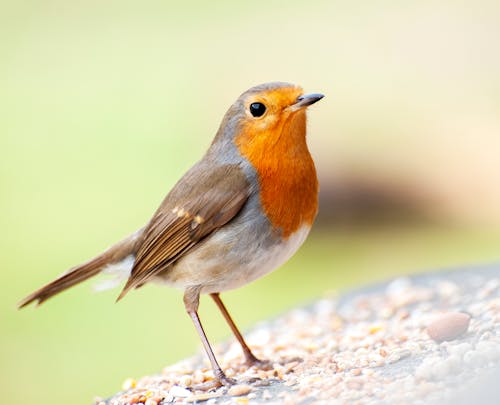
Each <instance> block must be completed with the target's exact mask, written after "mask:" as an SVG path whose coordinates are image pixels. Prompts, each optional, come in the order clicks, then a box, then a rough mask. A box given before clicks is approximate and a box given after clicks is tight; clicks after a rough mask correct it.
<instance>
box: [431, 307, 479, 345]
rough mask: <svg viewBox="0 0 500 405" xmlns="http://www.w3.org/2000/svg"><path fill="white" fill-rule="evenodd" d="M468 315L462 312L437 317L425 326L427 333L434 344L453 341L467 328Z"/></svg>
mask: <svg viewBox="0 0 500 405" xmlns="http://www.w3.org/2000/svg"><path fill="white" fill-rule="evenodd" d="M469 323H470V315H469V314H466V313H463V312H448V313H445V314H441V315H439V316H437V317H436V318H435V319H434V321H432V322H431V323H430V324H429V325H428V326H427V333H428V334H429V336H430V337H431V338H432V339H433V340H435V341H436V342H443V341H445V340H453V339H456V338H457V337H459V336H460V335H463V334H464V333H465V332H466V331H467V329H468V328H469Z"/></svg>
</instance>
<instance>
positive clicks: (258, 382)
mask: <svg viewBox="0 0 500 405" xmlns="http://www.w3.org/2000/svg"><path fill="white" fill-rule="evenodd" d="M435 322H436V323H435ZM436 325H437V326H436ZM465 332H467V333H465ZM245 337H246V340H247V343H248V344H249V346H250V347H251V348H252V351H253V352H254V354H255V355H256V356H257V357H259V358H262V359H267V360H269V361H270V364H272V367H270V369H269V370H267V369H259V368H258V367H248V366H247V365H246V364H245V362H244V357H243V355H242V353H241V348H240V347H239V345H238V344H237V343H236V342H234V341H233V340H231V341H230V343H225V344H221V345H215V346H214V350H215V353H216V356H217V359H218V360H219V362H220V365H221V366H222V368H223V369H224V370H225V371H226V373H227V375H228V377H231V378H235V379H236V380H237V381H238V382H239V383H238V385H235V386H233V387H229V388H228V387H219V388H217V389H212V390H209V391H202V390H199V389H197V388H199V386H200V385H201V384H203V383H207V382H210V381H213V374H212V371H211V370H210V368H209V365H208V362H207V360H206V359H205V356H204V354H203V353H201V354H200V355H198V356H195V357H193V358H190V359H187V360H184V361H182V362H180V363H177V364H174V365H172V366H169V367H166V368H165V369H164V370H163V372H162V373H161V374H160V375H156V376H146V377H143V378H141V379H139V380H137V381H135V380H133V379H127V380H126V381H125V382H124V384H123V390H124V391H125V392H123V393H120V394H117V395H116V396H114V397H112V398H110V399H109V400H107V401H106V402H105V404H106V405H128V404H144V405H155V404H157V405H158V404H166V403H170V402H175V403H206V404H210V405H211V404H215V403H217V404H223V405H231V404H232V405H234V404H242V405H245V404H252V405H253V404H261V403H267V404H297V403H307V404H311V403H312V404H330V403H332V401H333V402H335V403H352V404H364V403H370V404H382V403H384V404H385V403H420V404H443V403H445V404H448V403H453V401H452V400H454V399H462V398H466V397H467V393H468V391H467V390H471V389H472V388H468V387H472V386H473V385H474V384H475V385H476V388H474V389H476V390H477V392H479V393H481V395H482V398H483V397H484V395H485V393H486V394H488V393H490V394H491V395H492V396H491V398H500V386H499V385H498V384H495V383H491V381H495V379H493V380H492V379H491V378H490V379H487V378H483V377H484V376H485V375H487V374H488V373H490V372H493V373H494V372H495V371H496V372H497V374H495V376H497V375H500V266H496V267H495V266H490V267H483V268H475V269H466V270H462V271H455V272H444V273H437V274H430V275H422V276H417V277H405V278H400V279H397V280H394V281H392V282H390V283H389V284H386V285H378V286H374V287H371V288H366V289H362V290H359V291H355V292H353V293H350V294H346V295H345V296H342V297H341V298H340V299H338V298H330V299H322V300H319V301H318V302H316V303H314V304H312V305H310V306H308V307H305V308H298V309H295V310H292V311H290V312H288V313H286V314H284V315H282V316H280V317H278V318H276V319H274V320H271V321H269V322H263V323H261V324H260V325H258V326H257V327H256V328H255V329H254V330H253V331H250V332H249V333H246V334H245ZM496 379H498V378H496ZM482 381H485V382H484V383H483V385H482V386H480V388H479V389H478V388H477V385H478V384H480V383H481V382H482ZM474 392H475V391H474ZM96 403H98V404H99V405H103V404H104V401H103V400H102V399H100V398H98V399H96ZM455 403H456V401H455ZM460 403H462V404H463V403H464V402H460ZM471 403H474V401H471ZM483 403H484V402H483Z"/></svg>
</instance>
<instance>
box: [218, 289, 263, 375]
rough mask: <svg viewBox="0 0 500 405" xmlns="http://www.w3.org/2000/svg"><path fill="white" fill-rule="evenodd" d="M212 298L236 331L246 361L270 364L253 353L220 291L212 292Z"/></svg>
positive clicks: (251, 363) (234, 331)
mask: <svg viewBox="0 0 500 405" xmlns="http://www.w3.org/2000/svg"><path fill="white" fill-rule="evenodd" d="M210 296H211V297H212V299H213V300H214V301H215V303H216V304H217V306H218V307H219V309H220V311H221V312H222V315H223V316H224V319H225V320H226V322H227V323H228V325H229V327H230V328H231V330H232V331H233V333H234V336H236V339H237V340H238V342H239V343H240V345H241V348H242V349H243V354H244V355H245V360H246V363H247V364H248V365H250V366H253V365H259V366H269V364H268V363H267V362H266V361H262V360H259V359H258V358H257V357H255V355H254V354H253V353H252V351H251V350H250V348H249V347H248V345H247V344H246V342H245V339H243V336H242V335H241V333H240V331H239V330H238V328H237V327H236V324H235V323H234V322H233V319H232V318H231V315H229V312H227V309H226V306H225V305H224V303H223V302H222V300H221V299H220V296H219V293H212V294H210Z"/></svg>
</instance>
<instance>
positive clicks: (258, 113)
mask: <svg viewBox="0 0 500 405" xmlns="http://www.w3.org/2000/svg"><path fill="white" fill-rule="evenodd" d="M265 112H266V106H265V105H264V104H262V103H252V104H250V114H252V115H253V116H254V117H262V116H263V115H264V113H265Z"/></svg>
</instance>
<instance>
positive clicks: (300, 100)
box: [288, 93, 325, 112]
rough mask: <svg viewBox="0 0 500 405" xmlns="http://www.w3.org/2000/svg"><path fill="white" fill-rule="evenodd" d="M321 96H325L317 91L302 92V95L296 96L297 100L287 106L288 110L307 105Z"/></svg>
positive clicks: (295, 109)
mask: <svg viewBox="0 0 500 405" xmlns="http://www.w3.org/2000/svg"><path fill="white" fill-rule="evenodd" d="M323 97H325V96H324V95H323V94H319V93H311V94H304V95H302V96H299V97H297V101H296V102H295V103H293V104H292V105H291V106H290V107H288V110H289V111H291V112H294V111H297V110H300V109H302V108H305V107H309V106H310V105H311V104H314V103H316V102H317V101H319V100H321V99H322V98H323Z"/></svg>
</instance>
